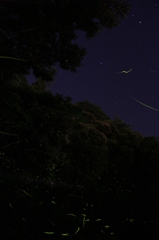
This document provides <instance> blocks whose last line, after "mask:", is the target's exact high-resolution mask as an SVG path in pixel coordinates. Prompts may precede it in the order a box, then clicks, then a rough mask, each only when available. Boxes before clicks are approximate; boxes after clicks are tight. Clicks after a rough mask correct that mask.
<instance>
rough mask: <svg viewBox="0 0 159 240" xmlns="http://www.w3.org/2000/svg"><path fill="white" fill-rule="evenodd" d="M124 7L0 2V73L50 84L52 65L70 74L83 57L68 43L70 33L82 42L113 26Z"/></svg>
mask: <svg viewBox="0 0 159 240" xmlns="http://www.w3.org/2000/svg"><path fill="white" fill-rule="evenodd" d="M129 9H130V5H129V4H127V3H126V1H120V0H111V1H107V0H91V1H89V0H81V1H78V0H67V1H66V0H46V1H43V0H39V1H37V0H32V1H27V0H24V1H19V0H13V1H11V0H3V1H1V4H0V22H1V27H0V56H7V57H12V58H19V59H22V60H25V61H18V60H15V59H14V60H13V59H9V58H8V59H7V58H6V59H4V58H1V59H0V72H1V74H3V75H8V71H9V72H10V75H11V74H12V73H16V74H18V73H20V74H27V73H29V71H30V69H33V74H34V75H35V77H36V78H38V77H42V78H43V79H44V80H45V81H51V80H53V76H54V75H55V72H56V71H55V66H56V65H57V64H59V66H60V67H61V68H63V69H66V70H71V71H74V72H75V71H76V70H77V67H79V66H81V61H82V59H83V58H84V56H85V54H86V50H85V49H84V48H80V47H79V46H78V45H77V44H76V43H74V42H73V41H74V40H75V39H76V38H77V35H76V31H77V30H82V31H84V32H85V33H86V37H87V38H91V37H93V36H94V35H95V34H96V33H97V32H98V31H99V30H100V29H101V28H103V27H107V28H112V27H114V26H117V25H118V24H119V23H120V21H121V19H122V18H123V17H126V15H127V13H128V10H129Z"/></svg>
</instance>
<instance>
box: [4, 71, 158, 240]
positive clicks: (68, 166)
mask: <svg viewBox="0 0 159 240" xmlns="http://www.w3.org/2000/svg"><path fill="white" fill-rule="evenodd" d="M0 95H1V102H0V111H1V113H2V114H1V117H0V126H1V129H0V146H1V147H0V177H1V181H0V193H1V200H0V206H1V208H0V211H4V210H5V214H4V215H3V216H2V221H1V222H2V223H3V224H2V231H1V236H2V239H4V240H5V239H11V238H16V239H37V238H38V239H48V238H49V237H50V235H51V236H52V235H53V237H54V239H62V238H64V237H66V235H67V236H69V237H70V238H76V239H93V238H95V239H97V238H98V239H105V238H108V239H113V237H114V236H115V237H116V238H117V239H134V238H137V236H138V234H140V235H141V238H144V239H156V238H158V232H157V229H158V223H159V219H158V216H159V208H158V201H159V188H158V181H159V179H158V176H159V174H158V173H159V162H158V159H159V143H158V142H157V140H156V139H155V138H154V137H146V138H143V137H142V136H141V134H139V133H136V132H133V131H132V130H131V129H130V128H129V127H128V126H127V125H126V124H125V123H124V122H122V121H121V120H120V119H119V118H115V119H114V120H111V119H110V118H109V117H108V116H107V115H106V114H104V113H103V111H102V110H101V109H100V108H99V107H98V106H94V105H93V104H91V103H90V102H88V101H85V102H81V103H76V104H72V103H71V99H70V98H69V97H66V98H64V97H63V96H61V95H56V96H54V95H52V94H51V93H50V92H47V91H46V89H45V88H43V87H42V86H41V85H39V87H38V85H37V86H36V88H34V87H32V86H29V85H28V84H27V82H26V80H25V78H22V76H20V75H17V76H16V77H15V81H10V84H8V82H5V81H4V84H3V85H2V88H1V89H0ZM24 206H25V207H24ZM69 214H70V215H69ZM74 215H75V216H74ZM8 219H9V220H8Z"/></svg>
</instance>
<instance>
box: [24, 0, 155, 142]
mask: <svg viewBox="0 0 159 240" xmlns="http://www.w3.org/2000/svg"><path fill="white" fill-rule="evenodd" d="M130 3H131V4H132V9H131V11H130V12H129V15H128V17H127V19H124V20H122V22H121V25H120V26H118V27H115V28H113V29H111V30H110V29H103V30H102V31H101V32H100V33H98V34H97V35H96V36H95V37H94V38H93V39H90V40H87V39H86V38H85V35H84V33H83V32H79V33H78V36H79V39H78V40H77V41H76V42H77V43H78V44H79V45H80V46H81V47H85V48H86V49H87V55H86V57H85V59H84V60H83V66H82V67H80V68H78V71H77V73H71V72H69V71H65V70H62V69H59V68H58V73H57V76H56V81H55V82H53V83H52V84H51V87H50V90H51V92H52V93H53V94H55V93H60V94H63V95H64V96H66V95H68V96H70V97H71V98H72V102H73V103H75V102H79V101H84V100H89V101H90V102H92V103H93V104H95V105H99V106H100V107H101V108H102V109H103V111H104V112H105V113H106V114H107V115H108V116H109V117H110V118H111V119H113V118H114V117H115V115H116V114H117V115H118V116H119V118H120V119H121V120H123V121H124V122H125V123H127V124H128V125H132V129H133V130H134V131H138V132H140V133H141V134H142V135H143V136H156V137H157V136H159V126H158V122H159V112H157V111H155V110H152V109H150V108H148V107H145V106H143V105H142V104H140V103H139V102H137V101H135V100H134V99H133V98H132V97H131V96H130V95H132V96H133V97H134V98H136V99H137V100H139V101H140V102H143V103H144V104H146V105H149V106H151V107H153V108H156V109H159V1H158V0H156V1H155V0H140V1H135V0H132V1H130ZM131 68H132V71H131V72H130V73H128V74H125V73H118V72H120V71H122V70H129V69H131ZM27 78H28V80H29V82H32V81H33V76H32V75H30V76H28V77H27ZM129 94H130V95H129Z"/></svg>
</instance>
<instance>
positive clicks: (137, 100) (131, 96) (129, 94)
mask: <svg viewBox="0 0 159 240" xmlns="http://www.w3.org/2000/svg"><path fill="white" fill-rule="evenodd" d="M129 95H130V94H129ZM130 96H131V95H130ZM131 97H132V98H133V99H134V100H135V101H136V102H138V103H140V104H142V105H143V106H145V107H147V108H150V109H152V110H155V111H157V112H159V110H158V109H156V108H153V107H151V106H149V105H146V104H144V103H142V102H140V101H139V100H137V99H136V98H134V97H133V96H131Z"/></svg>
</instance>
